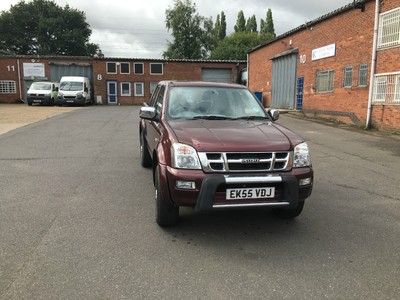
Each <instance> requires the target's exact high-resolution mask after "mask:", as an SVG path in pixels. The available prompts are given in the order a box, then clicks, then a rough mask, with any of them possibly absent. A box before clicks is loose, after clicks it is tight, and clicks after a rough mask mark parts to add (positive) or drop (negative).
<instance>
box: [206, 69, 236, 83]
mask: <svg viewBox="0 0 400 300" xmlns="http://www.w3.org/2000/svg"><path fill="white" fill-rule="evenodd" d="M201 80H203V81H212V82H227V83H231V82H233V80H232V70H231V69H202V70H201Z"/></svg>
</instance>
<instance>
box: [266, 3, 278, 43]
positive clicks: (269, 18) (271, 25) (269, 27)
mask: <svg viewBox="0 0 400 300" xmlns="http://www.w3.org/2000/svg"><path fill="white" fill-rule="evenodd" d="M265 27H266V33H268V34H272V35H273V36H274V37H275V36H276V34H275V29H274V20H273V19H272V10H271V9H270V8H268V11H267V20H266V22H265Z"/></svg>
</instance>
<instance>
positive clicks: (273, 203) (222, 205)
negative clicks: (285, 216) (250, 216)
mask: <svg viewBox="0 0 400 300" xmlns="http://www.w3.org/2000/svg"><path fill="white" fill-rule="evenodd" d="M287 205H290V203H289V202H258V203H232V204H214V205H213V208H235V207H262V206H264V207H266V206H275V207H277V206H287Z"/></svg>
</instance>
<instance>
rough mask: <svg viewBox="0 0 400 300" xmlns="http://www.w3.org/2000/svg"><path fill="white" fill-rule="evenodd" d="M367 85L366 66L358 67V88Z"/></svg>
mask: <svg viewBox="0 0 400 300" xmlns="http://www.w3.org/2000/svg"><path fill="white" fill-rule="evenodd" d="M367 85H368V64H361V65H360V66H359V67H358V86H367Z"/></svg>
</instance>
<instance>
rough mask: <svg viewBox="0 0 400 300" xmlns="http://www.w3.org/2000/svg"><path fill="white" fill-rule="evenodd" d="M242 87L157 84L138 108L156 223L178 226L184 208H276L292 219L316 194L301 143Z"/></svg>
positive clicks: (304, 148)
mask: <svg viewBox="0 0 400 300" xmlns="http://www.w3.org/2000/svg"><path fill="white" fill-rule="evenodd" d="M278 117H279V112H278V111H277V110H274V109H269V110H268V111H266V110H265V109H264V108H263V106H262V105H261V103H260V102H259V101H258V100H257V98H256V97H255V96H254V95H253V94H252V93H251V92H250V91H249V90H248V89H247V88H246V87H244V86H241V85H236V84H224V83H210V82H177V81H163V82H160V83H159V84H158V85H157V87H156V89H155V91H154V93H153V95H152V97H151V99H150V103H149V104H148V105H145V106H143V107H142V108H141V109H140V118H141V121H140V128H139V131H140V155H141V164H142V166H143V167H151V168H152V170H153V182H154V186H155V200H156V221H157V223H158V224H159V225H160V226H170V225H174V224H176V223H177V222H178V220H179V207H180V206H187V207H193V208H194V209H195V211H198V212H205V211H212V210H213V209H219V208H223V209H228V208H248V207H271V208H272V209H273V211H274V212H275V213H276V214H277V215H278V216H280V217H283V218H294V217H297V216H298V215H300V213H301V211H302V210H303V206H304V200H305V199H306V198H307V197H308V196H310V195H311V191H312V186H313V169H312V166H311V161H310V156H309V150H308V146H307V144H306V143H305V142H304V140H303V139H302V138H300V137H299V136H298V135H296V134H295V133H293V132H292V131H290V130H289V129H287V128H285V127H283V126H281V125H279V124H277V123H275V121H276V120H277V119H278Z"/></svg>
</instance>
